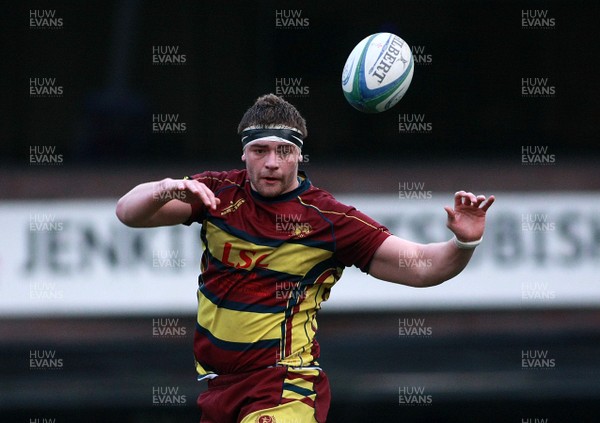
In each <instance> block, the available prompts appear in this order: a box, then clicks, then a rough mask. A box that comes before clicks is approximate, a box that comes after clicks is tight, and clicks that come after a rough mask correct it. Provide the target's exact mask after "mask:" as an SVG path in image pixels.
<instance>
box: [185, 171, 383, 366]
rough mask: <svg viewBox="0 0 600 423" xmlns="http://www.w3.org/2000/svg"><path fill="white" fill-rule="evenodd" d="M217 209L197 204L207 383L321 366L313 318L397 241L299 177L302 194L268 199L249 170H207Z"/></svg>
mask: <svg viewBox="0 0 600 423" xmlns="http://www.w3.org/2000/svg"><path fill="white" fill-rule="evenodd" d="M192 179H195V180H197V181H200V182H202V183H204V184H206V186H208V188H210V189H211V190H212V191H213V192H214V194H215V196H217V197H218V198H219V199H220V200H221V203H220V205H219V206H218V207H217V210H216V211H213V210H209V209H207V208H206V207H205V206H204V205H203V204H202V203H196V204H193V205H192V216H191V218H190V220H189V221H188V222H186V224H191V223H192V222H199V223H201V224H202V232H201V233H202V243H203V250H204V251H203V255H202V273H201V275H200V277H199V284H198V285H199V287H198V315H197V322H196V331H195V335H194V355H195V358H196V369H197V371H198V373H199V374H200V375H201V376H204V375H209V374H212V373H215V374H228V373H236V372H245V371H250V370H253V369H257V368H264V367H268V366H273V365H288V366H293V367H300V366H311V365H316V359H317V358H318V357H319V344H318V343H317V341H316V339H315V334H316V331H317V322H316V315H317V311H318V310H319V309H320V308H321V302H323V301H325V300H327V298H328V297H329V292H330V290H331V287H332V286H333V285H334V284H335V283H336V282H337V280H338V279H339V278H340V276H341V275H342V271H343V268H344V267H345V266H352V265H355V266H357V267H359V268H360V269H361V270H363V271H364V272H367V271H368V267H369V263H370V261H371V258H372V257H373V254H374V253H375V251H376V250H377V248H379V246H380V245H381V243H382V242H383V241H384V240H385V239H386V238H387V237H388V236H389V235H390V234H389V232H388V230H387V228H385V227H383V226H382V225H380V224H379V223H377V222H375V221H374V220H373V219H371V218H369V217H368V216H366V215H364V214H363V213H361V212H359V211H357V210H356V209H355V208H353V207H351V206H347V205H344V204H341V203H339V202H338V201H336V200H335V199H334V198H333V196H332V195H331V194H329V193H328V192H326V191H324V190H321V189H319V188H315V187H314V186H312V184H311V183H310V181H309V180H308V178H307V177H306V175H304V174H303V173H302V172H300V174H299V182H300V185H299V186H298V188H296V189H295V190H293V191H291V192H288V193H286V194H283V195H281V196H278V197H274V198H266V197H263V196H261V195H260V194H258V193H257V192H256V191H254V190H252V189H251V187H250V181H249V179H248V176H247V173H246V171H245V170H232V171H228V172H204V173H200V174H198V175H194V176H193V177H192Z"/></svg>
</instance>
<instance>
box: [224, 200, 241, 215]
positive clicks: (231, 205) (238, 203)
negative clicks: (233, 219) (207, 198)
mask: <svg viewBox="0 0 600 423" xmlns="http://www.w3.org/2000/svg"><path fill="white" fill-rule="evenodd" d="M245 202H246V200H244V199H243V198H240V199H239V200H237V201H236V202H235V203H234V202H233V201H230V202H229V205H228V206H227V207H225V208H224V209H223V210H221V216H224V215H226V214H229V213H233V212H234V211H236V210H237V209H239V208H240V206H241V205H242V204H244V203H245Z"/></svg>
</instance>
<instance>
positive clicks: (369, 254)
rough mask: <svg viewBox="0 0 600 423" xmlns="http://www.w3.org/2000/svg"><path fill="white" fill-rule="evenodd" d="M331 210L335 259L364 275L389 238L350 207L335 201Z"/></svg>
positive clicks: (370, 220)
mask: <svg viewBox="0 0 600 423" xmlns="http://www.w3.org/2000/svg"><path fill="white" fill-rule="evenodd" d="M332 206H333V207H332V208H334V210H333V212H332V213H331V214H330V217H329V218H330V219H331V220H332V221H333V224H334V233H335V245H336V247H335V256H336V258H337V259H338V260H339V261H340V262H341V263H342V264H344V265H345V266H353V265H354V266H356V267H358V268H359V269H360V270H362V271H363V272H365V273H368V271H369V265H370V263H371V259H372V258H373V255H374V254H375V251H377V249H378V248H379V246H380V245H381V244H382V243H383V241H385V240H386V239H387V238H388V237H389V236H390V235H391V234H390V232H389V230H388V229H387V228H386V227H385V226H383V225H382V224H380V223H378V222H377V221H375V220H374V219H372V218H370V217H369V216H367V215H366V214H364V213H362V212H360V211H358V210H356V208H354V207H352V206H347V205H343V204H341V203H339V202H337V201H336V202H335V203H334V204H332ZM332 217H333V218H332Z"/></svg>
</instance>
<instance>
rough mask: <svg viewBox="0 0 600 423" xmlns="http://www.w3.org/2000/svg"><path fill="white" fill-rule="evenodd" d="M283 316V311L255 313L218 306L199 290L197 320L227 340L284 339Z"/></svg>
mask: <svg viewBox="0 0 600 423" xmlns="http://www.w3.org/2000/svg"><path fill="white" fill-rule="evenodd" d="M283 319H284V314H283V312H282V313H252V312H245V311H239V310H229V309H227V308H223V307H217V306H216V305H215V304H213V303H212V302H211V301H210V300H209V299H208V298H206V297H205V296H204V294H202V292H200V291H198V318H197V322H198V324H199V325H200V326H202V327H203V328H205V329H207V330H208V331H209V332H210V333H211V334H212V335H214V336H215V337H217V338H219V339H221V340H223V341H228V342H243V343H253V342H257V341H260V340H266V339H280V338H281V322H282V321H283Z"/></svg>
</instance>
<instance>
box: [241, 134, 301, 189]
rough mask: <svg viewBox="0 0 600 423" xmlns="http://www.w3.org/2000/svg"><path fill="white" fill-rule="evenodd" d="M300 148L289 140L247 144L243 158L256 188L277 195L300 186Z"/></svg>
mask: <svg viewBox="0 0 600 423" xmlns="http://www.w3.org/2000/svg"><path fill="white" fill-rule="evenodd" d="M299 159H300V151H299V149H298V148H297V147H296V146H294V145H291V144H288V143H285V142H276V141H265V142H257V143H254V144H250V145H249V146H248V147H246V149H245V151H244V155H243V156H242V160H243V161H244V162H246V169H247V170H248V176H249V177H250V184H251V186H252V189H254V190H255V191H256V192H258V193H259V194H260V195H262V196H265V197H276V196H278V195H281V194H285V193H286V192H289V191H292V190H293V189H295V188H296V187H298V178H297V175H298V160H299Z"/></svg>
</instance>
